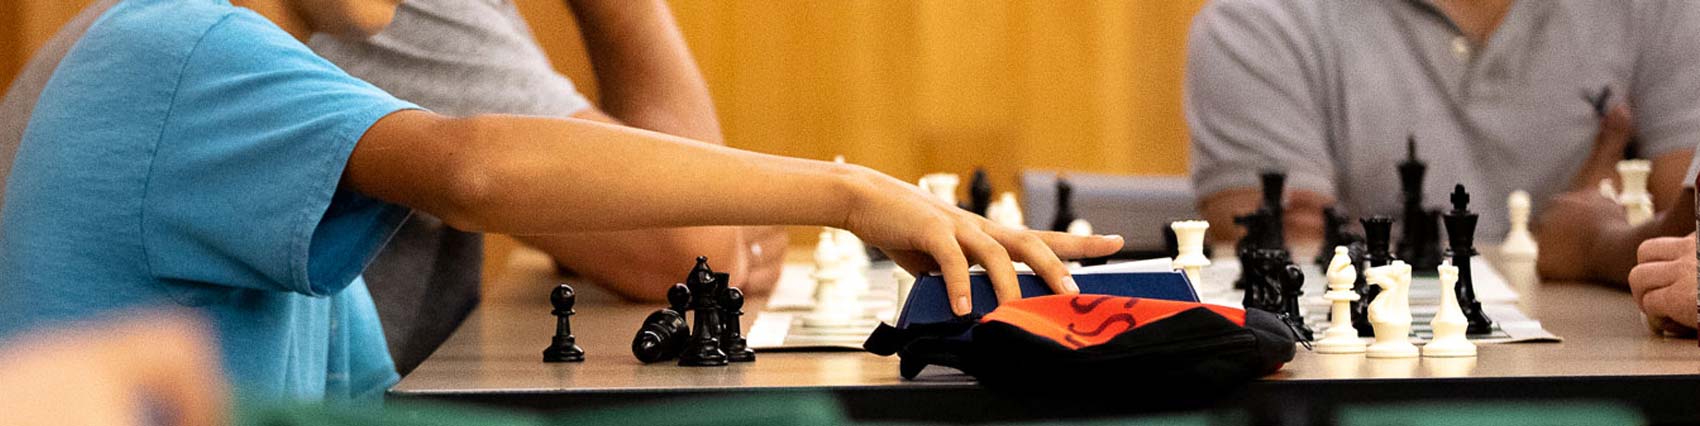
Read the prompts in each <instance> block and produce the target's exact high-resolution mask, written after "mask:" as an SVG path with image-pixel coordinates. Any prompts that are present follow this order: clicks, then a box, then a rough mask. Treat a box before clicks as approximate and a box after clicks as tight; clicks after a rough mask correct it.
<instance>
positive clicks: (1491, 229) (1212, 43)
mask: <svg viewBox="0 0 1700 426" xmlns="http://www.w3.org/2000/svg"><path fill="white" fill-rule="evenodd" d="M1695 22H1700V3H1690V2H1680V1H1655V0H1631V1H1618V2H1600V1H1588V0H1574V1H1572V0H1555V1H1519V2H1513V1H1509V0H1501V1H1455V0H1430V1H1423V0H1385V1H1329V0H1219V1H1213V2H1211V3H1209V4H1208V5H1206V6H1205V7H1204V8H1203V10H1202V11H1200V12H1199V13H1198V15H1197V16H1196V17H1195V18H1194V20H1193V24H1192V29H1191V34H1190V37H1189V40H1188V57H1187V70H1186V83H1185V99H1184V103H1185V110H1186V118H1187V123H1188V127H1189V129H1190V133H1191V136H1192V158H1191V164H1192V179H1193V183H1194V186H1195V189H1196V191H1197V193H1198V194H1199V200H1200V202H1199V205H1200V210H1201V211H1202V212H1203V213H1204V215H1205V217H1206V218H1207V219H1209V220H1210V221H1211V222H1212V224H1213V225H1214V226H1212V227H1211V231H1212V232H1213V234H1212V237H1213V239H1214V240H1215V241H1219V242H1220V241H1227V240H1231V239H1232V238H1233V237H1234V236H1235V234H1237V233H1238V232H1239V231H1238V230H1237V227H1236V226H1234V225H1233V222H1232V217H1233V216H1235V215H1239V214H1244V213H1247V212H1249V211H1251V210H1253V209H1254V208H1255V207H1256V205H1257V204H1258V189H1257V187H1258V183H1257V174H1258V172H1259V171H1262V170H1269V169H1278V170H1284V171H1286V172H1287V173H1288V180H1287V181H1288V183H1289V189H1290V191H1289V195H1288V198H1287V199H1288V200H1289V203H1290V205H1289V206H1288V207H1287V209H1286V212H1287V215H1288V217H1286V218H1285V223H1286V229H1287V231H1288V234H1289V238H1291V239H1292V240H1294V241H1295V245H1305V244H1309V245H1311V246H1312V247H1314V245H1315V244H1317V243H1318V242H1319V241H1320V239H1321V228H1322V218H1321V213H1320V212H1321V210H1322V208H1324V207H1326V206H1329V205H1339V206H1341V207H1343V208H1344V209H1345V210H1346V211H1348V212H1349V213H1351V214H1352V215H1355V216H1367V215H1372V214H1383V215H1390V216H1394V217H1397V216H1398V214H1397V213H1398V212H1399V211H1400V192H1399V191H1400V190H1399V178H1398V174H1397V173H1396V171H1395V166H1396V164H1397V163H1398V162H1400V161H1402V160H1403V159H1404V157H1405V141H1406V138H1407V137H1414V138H1415V139H1416V141H1417V151H1418V154H1419V156H1421V157H1422V158H1423V159H1424V160H1425V161H1427V163H1428V167H1429V169H1428V178H1427V179H1426V181H1425V182H1424V184H1425V186H1424V188H1423V191H1424V198H1425V200H1426V201H1427V202H1429V203H1431V204H1432V205H1430V206H1428V207H1430V208H1441V207H1443V205H1444V204H1445V203H1446V202H1447V197H1446V194H1447V193H1449V192H1450V191H1451V188H1452V186H1453V185H1454V184H1458V183H1462V184H1464V185H1465V186H1466V187H1468V188H1469V190H1470V192H1471V193H1472V194H1474V195H1475V197H1474V200H1476V202H1475V203H1474V204H1473V206H1474V210H1476V211H1478V212H1479V213H1481V215H1482V218H1481V222H1480V225H1479V229H1478V231H1477V240H1478V241H1482V242H1484V243H1488V244H1491V243H1493V242H1496V241H1498V240H1499V239H1500V238H1501V237H1502V236H1503V235H1504V234H1505V232H1506V230H1507V227H1508V226H1507V216H1506V215H1507V213H1506V209H1505V207H1504V200H1505V199H1506V197H1507V195H1508V194H1510V193H1511V192H1512V191H1515V190H1519V189H1521V190H1526V191H1528V192H1529V193H1530V194H1531V195H1532V196H1533V198H1534V199H1535V200H1536V204H1535V211H1536V213H1537V215H1538V216H1537V219H1536V221H1537V232H1538V233H1539V237H1540V243H1541V261H1540V263H1541V265H1540V266H1541V272H1542V275H1543V276H1544V277H1547V278H1557V279H1592V280H1600V281H1611V282H1622V281H1623V280H1624V279H1625V276H1626V275H1627V273H1628V270H1629V268H1630V267H1631V266H1633V264H1634V261H1635V258H1634V251H1635V250H1634V247H1635V245H1636V244H1637V243H1639V241H1641V240H1642V239H1645V238H1649V237H1653V236H1656V235H1671V234H1675V235H1681V234H1682V233H1686V232H1689V231H1691V230H1692V229H1693V226H1694V223H1693V221H1692V220H1677V219H1678V218H1679V216H1681V217H1692V216H1687V215H1674V214H1672V215H1663V218H1661V219H1660V220H1655V221H1652V222H1649V223H1648V224H1647V225H1645V226H1642V227H1639V228H1631V227H1629V226H1628V225H1627V223H1626V222H1625V221H1624V218H1623V216H1624V215H1623V212H1622V209H1621V208H1619V207H1618V206H1616V205H1615V204H1614V203H1612V202H1611V201H1610V200H1607V199H1605V198H1604V197H1601V196H1599V195H1598V194H1597V190H1596V187H1597V183H1598V182H1599V180H1600V179H1604V178H1610V177H1612V176H1614V175H1615V172H1613V168H1614V166H1615V163H1616V161H1617V160H1618V159H1620V158H1621V155H1622V152H1623V150H1624V147H1625V146H1626V145H1628V144H1630V143H1631V141H1633V143H1634V148H1633V149H1634V150H1635V151H1637V152H1639V154H1640V155H1641V156H1644V157H1645V158H1648V159H1651V160H1652V161H1653V176H1652V180H1651V182H1650V184H1649V186H1650V188H1651V191H1652V192H1653V198H1654V204H1655V205H1656V206H1657V208H1658V209H1659V210H1662V211H1674V212H1691V211H1692V208H1691V207H1687V206H1686V205H1682V204H1684V203H1687V205H1692V196H1691V195H1689V196H1686V197H1685V196H1684V195H1683V194H1684V191H1683V189H1682V188H1683V185H1682V182H1683V174H1684V172H1685V171H1686V170H1687V168H1688V166H1689V162H1690V159H1691V157H1692V156H1693V152H1694V148H1695V143H1696V141H1700V96H1697V94H1700V49H1697V48H1695V46H1700V25H1695V24H1694V23H1695ZM1608 88H1609V90H1610V93H1613V94H1615V95H1613V96H1612V97H1611V100H1610V101H1609V103H1608V105H1612V106H1611V107H1609V108H1607V109H1608V111H1609V112H1608V113H1607V114H1603V115H1602V114H1600V113H1599V112H1598V110H1597V109H1596V108H1595V105H1594V103H1593V102H1592V100H1593V99H1596V98H1599V97H1601V95H1602V94H1604V93H1605V92H1606V91H1607V89H1608ZM1679 222H1680V223H1679Z"/></svg>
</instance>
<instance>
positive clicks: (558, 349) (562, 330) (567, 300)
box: [543, 283, 584, 362]
mask: <svg viewBox="0 0 1700 426" xmlns="http://www.w3.org/2000/svg"><path fill="white" fill-rule="evenodd" d="M576 298H577V296H575V295H574V294H573V288H572V286H569V285H567V284H566V283H562V284H561V285H559V286H556V287H555V290H554V291H551V292H549V304H550V305H554V308H555V310H554V311H551V312H550V313H552V314H554V315H555V338H554V339H551V340H550V342H549V348H547V349H544V350H543V362H581V361H584V349H582V348H579V347H578V339H577V338H575V337H573V324H572V320H570V319H569V318H570V317H572V316H573V314H575V313H577V312H574V311H573V302H574V299H576Z"/></svg>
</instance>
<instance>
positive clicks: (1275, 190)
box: [1258, 171, 1288, 250]
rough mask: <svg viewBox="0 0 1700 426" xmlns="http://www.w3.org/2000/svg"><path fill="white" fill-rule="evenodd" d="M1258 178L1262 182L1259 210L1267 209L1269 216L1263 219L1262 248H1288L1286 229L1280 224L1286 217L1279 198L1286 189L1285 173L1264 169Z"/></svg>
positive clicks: (1284, 208) (1285, 211)
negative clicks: (1261, 204) (1264, 227)
mask: <svg viewBox="0 0 1700 426" xmlns="http://www.w3.org/2000/svg"><path fill="white" fill-rule="evenodd" d="M1258 179H1259V180H1260V181H1261V182H1262V184H1263V207H1262V208H1261V209H1260V210H1262V211H1267V212H1268V216H1269V219H1265V220H1266V222H1265V225H1266V226H1268V228H1267V229H1266V230H1265V232H1264V233H1263V235H1262V237H1263V241H1262V242H1260V244H1261V245H1262V247H1263V248H1278V249H1281V250H1288V249H1287V231H1286V228H1285V227H1284V226H1283V225H1282V221H1283V220H1285V219H1286V217H1287V210H1286V207H1285V206H1283V204H1284V202H1283V201H1282V199H1281V197H1282V195H1284V194H1285V192H1286V191H1287V174H1286V173H1282V172H1274V171H1266V172H1263V174H1262V175H1259V176H1258Z"/></svg>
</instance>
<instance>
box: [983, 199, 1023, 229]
mask: <svg viewBox="0 0 1700 426" xmlns="http://www.w3.org/2000/svg"><path fill="white" fill-rule="evenodd" d="M986 218H987V219H991V220H992V222H996V223H997V224H999V225H1003V226H1005V227H1008V228H1011V229H1027V220H1026V219H1025V218H1023V217H1022V216H1021V205H1020V204H1017V203H1016V201H1015V193H1013V192H1005V193H1003V194H999V195H998V199H997V201H993V202H992V205H991V207H987V208H986Z"/></svg>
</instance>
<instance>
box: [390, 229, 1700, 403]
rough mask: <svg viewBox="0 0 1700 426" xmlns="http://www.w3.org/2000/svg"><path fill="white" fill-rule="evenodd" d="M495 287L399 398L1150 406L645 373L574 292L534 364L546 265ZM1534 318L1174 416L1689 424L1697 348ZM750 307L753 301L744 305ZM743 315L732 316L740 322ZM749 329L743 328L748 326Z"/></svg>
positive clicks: (788, 362)
mask: <svg viewBox="0 0 1700 426" xmlns="http://www.w3.org/2000/svg"><path fill="white" fill-rule="evenodd" d="M502 279H504V280H512V282H510V283H507V284H512V285H527V286H530V288H535V289H537V291H536V293H537V297H536V298H535V299H533V301H519V300H497V301H486V303H485V304H484V305H483V306H481V307H480V308H479V309H478V310H477V311H476V312H474V313H473V314H472V316H471V317H470V318H468V320H467V322H466V323H465V324H464V325H462V327H461V328H460V330H459V331H457V332H456V333H455V334H454V335H453V336H452V337H450V338H449V340H448V341H447V342H445V343H444V344H443V346H442V347H441V348H440V349H438V350H437V352H436V353H434V354H432V355H431V357H430V358H429V359H427V360H426V361H425V363H424V364H422V365H420V366H419V368H418V369H417V370H415V371H413V372H412V373H411V374H410V375H408V376H407V377H406V378H404V379H402V381H401V383H399V384H397V385H396V386H395V387H394V388H393V389H391V391H390V392H391V395H392V396H393V397H397V398H424V399H448V400H457V401H465V402H475V403H485V404H499V405H510V406H524V407H530V408H536V409H545V410H560V409H569V408H578V407H595V406H608V405H618V404H628V403H635V402H645V401H653V400H656V399H665V398H677V397H688V396H700V395H719V394H759V393H777V392H794V391H799V390H807V391H819V392H830V393H833V394H835V395H837V396H838V397H839V399H840V400H841V401H842V402H843V403H844V404H845V407H846V409H847V410H848V411H849V412H850V414H851V415H852V417H855V418H861V419H923V420H925V419H932V420H949V421H969V422H972V421H1002V420H1021V419H1040V418H1056V417H1072V416H1096V415H1127V414H1138V413H1144V412H1149V411H1150V410H1151V409H1152V407H1139V406H1137V405H1136V404H1119V403H1117V404H1106V403H1103V402H1101V401H1091V402H1083V401H1066V400H1047V399H1045V398H1042V397H1032V396H1013V395H1001V394H994V393H991V392H988V391H986V390H985V389H982V388H980V387H978V386H977V385H974V384H972V383H963V382H917V381H904V380H902V379H901V378H899V377H898V375H897V363H898V360H897V359H896V357H889V358H888V357H878V356H874V355H871V354H867V353H861V352H810V353H796V352H793V353H761V354H760V355H759V358H758V360H757V361H756V362H754V363H748V364H733V365H732V366H729V367H724V368H687V367H680V366H677V365H676V364H673V363H659V364H654V365H643V364H641V363H639V362H638V361H637V360H636V359H635V358H633V357H632V355H631V350H630V345H631V339H632V335H633V334H634V333H635V332H636V330H637V328H638V325H639V324H640V323H641V322H642V320H643V317H644V316H645V315H647V314H648V313H649V312H651V311H653V310H654V309H656V308H658V307H659V306H640V305H628V304H620V303H617V302H614V301H613V300H612V298H611V297H609V296H607V295H605V294H598V293H597V292H596V291H594V290H593V289H591V288H589V286H575V287H578V288H581V289H583V290H581V291H580V294H581V295H583V296H581V299H580V300H581V302H580V304H579V306H578V309H577V310H578V313H579V314H578V315H577V316H575V317H573V328H574V331H575V334H577V336H578V339H579V344H580V345H581V346H583V347H584V348H585V350H586V351H587V352H588V355H587V357H586V358H587V359H586V361H585V362H584V363H582V364H547V363H543V362H541V356H542V355H541V354H542V350H543V348H544V347H546V346H547V345H548V343H549V338H550V336H551V334H552V333H553V327H554V321H553V318H552V317H551V316H550V315H549V307H548V305H547V302H546V293H547V291H548V288H550V287H551V284H550V283H552V282H555V281H556V280H558V279H559V278H558V277H556V276H555V275H554V272H553V270H552V269H550V268H549V267H548V262H547V260H546V259H545V258H542V257H540V256H536V255H530V256H516V257H515V258H514V259H513V262H512V263H511V264H510V265H509V269H508V270H507V272H506V273H504V274H503V276H502ZM1534 296H1535V297H1534V298H1533V300H1531V302H1532V303H1530V305H1531V308H1532V311H1531V312H1529V314H1530V315H1532V316H1533V317H1535V318H1538V319H1540V320H1541V321H1542V322H1543V323H1544V324H1545V326H1546V328H1547V329H1548V330H1550V331H1552V332H1553V333H1555V334H1558V335H1559V336H1561V337H1563V338H1564V339H1565V341H1564V343H1528V344H1502V345H1482V346H1481V347H1480V356H1479V357H1477V358H1466V359H1435V358H1420V359H1406V360H1372V359H1366V358H1364V357H1362V356H1353V355H1321V354H1316V353H1310V352H1304V351H1302V350H1301V352H1300V353H1299V355H1298V357H1297V358H1296V359H1295V360H1294V361H1293V362H1292V363H1290V364H1288V365H1287V366H1286V367H1285V368H1283V369H1282V370H1281V371H1280V372H1278V373H1276V374H1274V375H1271V376H1270V377H1268V378H1266V379H1265V380H1261V381H1258V382H1254V383H1252V384H1251V385H1248V386H1246V387H1245V388H1243V389H1242V390H1240V391H1238V393H1237V394H1234V395H1229V396H1228V397H1226V398H1224V399H1223V400H1221V401H1215V402H1211V403H1209V404H1205V405H1201V406H1199V407H1188V408H1200V407H1210V408H1234V407H1237V408H1241V409H1245V410H1247V411H1248V413H1249V414H1251V415H1253V416H1255V417H1258V418H1261V419H1264V420H1267V421H1268V422H1272V423H1292V424H1302V423H1311V422H1312V420H1316V419H1319V418H1320V419H1326V418H1327V416H1328V415H1329V413H1331V412H1332V410H1333V409H1334V407H1336V406H1337V405H1338V404H1342V403H1363V402H1388V401H1411V400H1428V399H1468V400H1483V399H1496V400H1503V399H1543V400H1544V399H1605V400H1615V401H1623V402H1628V403H1630V404H1633V405H1635V406H1637V407H1639V408H1641V409H1642V410H1643V412H1645V413H1646V414H1647V415H1648V416H1649V417H1650V418H1651V419H1653V420H1655V421H1657V422H1668V421H1682V422H1696V421H1700V406H1697V405H1700V348H1696V345H1695V341H1694V340H1692V339H1674V338H1666V337H1659V336H1655V335H1653V334H1652V333H1650V332H1648V331H1647V327H1646V325H1645V323H1644V322H1643V320H1642V319H1641V316H1640V314H1639V313H1638V311H1637V310H1636V307H1635V304H1634V302H1633V300H1631V298H1630V296H1629V294H1628V293H1627V292H1625V291H1621V290H1615V289H1610V288H1605V287H1601V286H1598V285H1594V284H1587V283H1563V282H1555V283H1544V284H1543V285H1541V286H1540V288H1539V290H1538V291H1537V292H1536V293H1535V294H1534ZM763 303H764V301H761V300H752V302H751V304H750V306H762V304H763ZM753 311H754V309H749V308H746V312H751V314H749V315H745V317H744V323H745V326H746V327H748V324H749V322H750V321H751V320H752V319H753V318H754V315H753ZM746 329H747V328H746Z"/></svg>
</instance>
